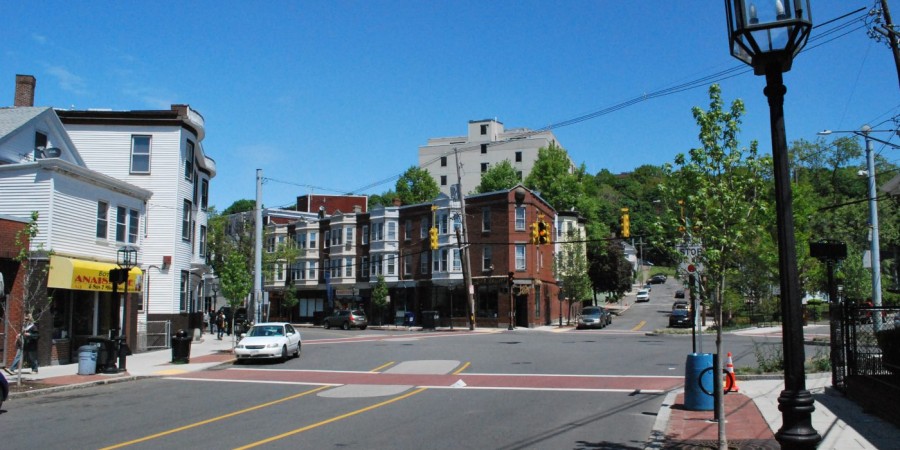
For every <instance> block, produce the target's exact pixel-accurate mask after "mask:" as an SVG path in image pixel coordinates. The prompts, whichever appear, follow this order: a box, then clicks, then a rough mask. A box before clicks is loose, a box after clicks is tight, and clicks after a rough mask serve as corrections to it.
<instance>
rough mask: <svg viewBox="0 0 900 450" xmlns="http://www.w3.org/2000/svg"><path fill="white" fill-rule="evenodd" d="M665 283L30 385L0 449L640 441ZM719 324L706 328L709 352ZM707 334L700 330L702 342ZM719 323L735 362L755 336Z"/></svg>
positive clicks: (664, 386)
mask: <svg viewBox="0 0 900 450" xmlns="http://www.w3.org/2000/svg"><path fill="white" fill-rule="evenodd" d="M675 287H676V286H675V285H674V284H671V285H669V284H667V285H654V289H653V292H652V293H651V301H650V302H649V303H646V304H639V305H637V306H635V307H632V308H631V309H630V310H629V311H628V312H627V313H625V314H624V315H622V316H620V317H616V318H614V320H613V325H612V326H610V327H607V328H605V329H603V330H579V331H574V330H571V329H563V330H540V331H539V330H515V331H506V330H495V332H490V333H485V332H477V333H470V332H468V331H454V332H406V331H398V332H388V331H379V330H372V329H370V330H366V331H359V330H350V331H343V330H323V329H321V328H313V329H304V330H303V339H304V343H303V352H302V356H301V358H300V359H293V360H289V361H287V362H285V363H273V364H268V363H256V364H247V365H235V366H232V365H227V366H223V367H221V368H219V369H217V370H209V371H205V372H198V373H192V374H186V375H183V376H180V377H170V378H162V379H147V380H139V381H135V382H130V383H119V384H113V385H106V386H100V387H93V388H86V389H80V390H73V391H67V392H62V393H56V394H49V395H44V396H40V397H33V398H26V399H22V400H21V401H17V402H16V405H15V408H14V409H12V408H8V411H7V412H6V413H5V414H3V415H2V416H0V429H2V430H3V433H2V435H3V436H2V442H3V444H2V445H3V447H4V448H45V449H55V448H66V449H70V448H76V449H79V448H148V449H149V448H153V449H158V448H216V449H221V448H254V447H264V448H317V449H318V448H401V449H405V448H410V449H412V448H416V449H423V448H425V449H445V448H446V449H450V448H452V449H460V448H478V449H483V448H496V449H519V448H523V449H524V448H528V449H533V448H547V449H560V448H573V449H588V448H618V449H629V448H643V446H644V442H646V440H647V438H648V436H649V434H650V431H651V428H652V426H653V422H654V421H655V419H656V413H657V412H658V411H659V408H660V405H661V403H662V400H663V397H664V393H665V391H666V390H668V389H671V388H674V387H677V386H679V385H680V384H681V383H683V377H684V362H685V359H686V355H687V354H688V353H690V351H691V337H690V335H689V334H688V335H659V336H649V335H647V334H646V333H647V331H652V330H653V329H657V328H664V327H665V324H666V321H667V316H666V313H667V309H670V307H671V300H672V296H671V293H669V294H667V293H666V292H668V291H672V292H674V289H675ZM713 339H714V337H713V336H708V337H705V339H704V344H703V345H704V346H705V349H708V350H707V351H709V350H712V348H713ZM707 340H708V342H707ZM760 340H766V341H771V342H776V343H777V337H771V336H769V337H754V338H751V337H747V336H738V335H728V336H727V337H726V342H727V343H728V347H730V348H731V349H730V350H728V351H732V352H733V353H734V354H735V364H736V365H740V364H742V363H741V362H740V361H746V362H747V363H751V364H750V365H755V362H754V359H755V358H754V356H753V341H757V342H759V341H760Z"/></svg>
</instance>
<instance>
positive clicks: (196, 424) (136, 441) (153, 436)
mask: <svg viewBox="0 0 900 450" xmlns="http://www.w3.org/2000/svg"><path fill="white" fill-rule="evenodd" d="M328 388H329V386H321V387H317V388H315V389H311V390H308V391H305V392H301V393H299V394H295V395H291V396H289V397H285V398H282V399H278V400H274V401H271V402H268V403H263V404H261V405H256V406H252V407H250V408H246V409H242V410H239V411H235V412H231V413H228V414H225V415H222V416H218V417H213V418H210V419H206V420H201V421H200V422H194V423H192V424H189V425H185V426H183V427H178V428H173V429H171V430H167V431H163V432H160V433H156V434H151V435H150V436H145V437H142V438H139V439H134V440H131V441H127V442H122V443H121V444H116V445H111V446H109V447H103V448H102V449H100V450H112V449H115V448H122V447H127V446H129V445H134V444H139V443H141V442H147V441H149V440H153V439H156V438H160V437H163V436H168V435H170V434H175V433H178V432H181V431H185V430H190V429H191V428H197V427H199V426H203V425H207V424H210V423H213V422H218V421H220V420H224V419H228V418H231V417H234V416H238V415H240V414H244V413H248V412H251V411H256V410H258V409H262V408H265V407H267V406H272V405H277V404H279V403H283V402H286V401H288V400H294V399H296V398H300V397H303V396H306V395H309V394H315V393H316V392H319V391H321V390H324V389H328Z"/></svg>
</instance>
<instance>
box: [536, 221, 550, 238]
mask: <svg viewBox="0 0 900 450" xmlns="http://www.w3.org/2000/svg"><path fill="white" fill-rule="evenodd" d="M537 229H538V244H549V243H550V224H548V223H547V222H544V221H543V220H542V221H540V222H538V223H537Z"/></svg>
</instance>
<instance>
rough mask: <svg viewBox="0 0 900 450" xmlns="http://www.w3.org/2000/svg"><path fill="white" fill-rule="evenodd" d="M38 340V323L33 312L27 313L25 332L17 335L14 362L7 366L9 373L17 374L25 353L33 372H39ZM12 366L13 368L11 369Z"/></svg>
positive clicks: (26, 360)
mask: <svg viewBox="0 0 900 450" xmlns="http://www.w3.org/2000/svg"><path fill="white" fill-rule="evenodd" d="M37 341H38V328H37V324H36V323H34V319H32V317H31V314H27V315H26V316H25V334H24V335H21V334H19V335H17V336H16V348H17V350H16V356H15V357H14V358H13V361H12V364H10V366H9V367H7V368H6V372H7V373H8V374H10V375H15V372H16V371H18V368H19V362H20V361H21V360H22V354H23V353H24V354H25V362H26V363H28V365H29V367H31V373H38V361H37ZM10 367H11V368H12V370H10Z"/></svg>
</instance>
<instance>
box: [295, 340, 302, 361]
mask: <svg viewBox="0 0 900 450" xmlns="http://www.w3.org/2000/svg"><path fill="white" fill-rule="evenodd" d="M300 345H301V344H300V343H299V342H298V343H297V352H296V353H294V358H299V357H300Z"/></svg>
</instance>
